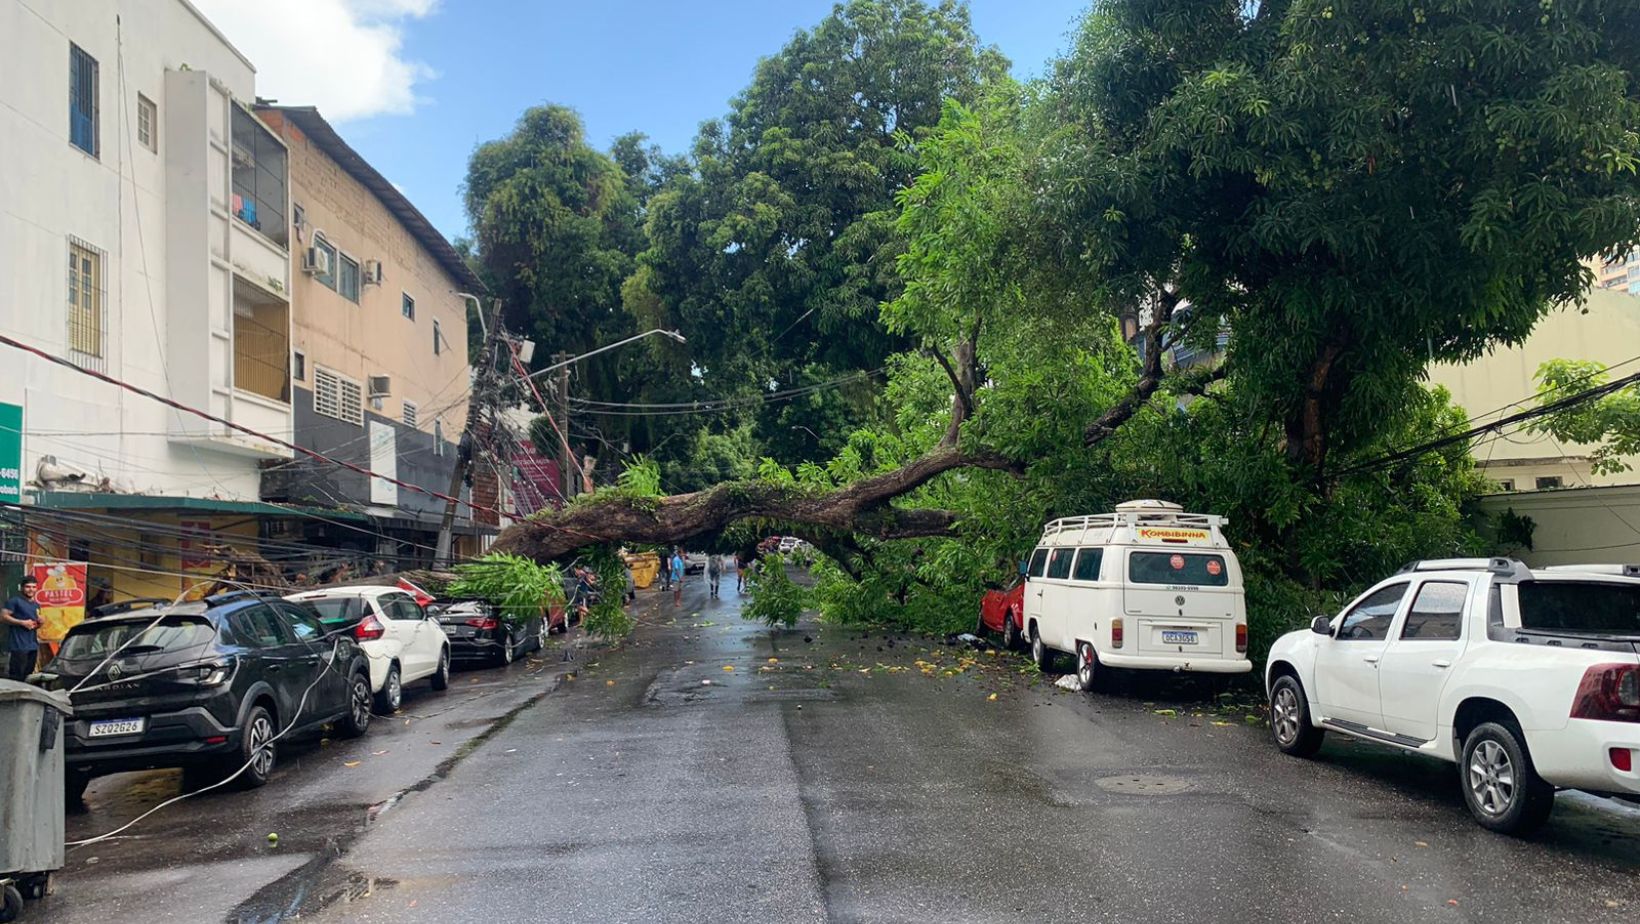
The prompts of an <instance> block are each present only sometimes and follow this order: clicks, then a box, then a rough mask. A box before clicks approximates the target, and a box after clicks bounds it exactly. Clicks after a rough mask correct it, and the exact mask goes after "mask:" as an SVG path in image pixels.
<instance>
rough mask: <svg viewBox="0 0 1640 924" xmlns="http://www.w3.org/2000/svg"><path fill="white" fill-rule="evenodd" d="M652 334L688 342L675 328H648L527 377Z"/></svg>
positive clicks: (532, 376)
mask: <svg viewBox="0 0 1640 924" xmlns="http://www.w3.org/2000/svg"><path fill="white" fill-rule="evenodd" d="M651 334H665V335H666V336H668V337H671V338H672V339H673V340H676V341H677V342H679V343H687V342H688V341H687V340H686V339H685V338H684V336H683V335H682V334H680V333H678V332H677V331H675V330H662V329H661V328H659V327H657V328H655V329H654V330H647V331H644V332H643V333H641V334H635V335H633V336H631V337H628V338H626V339H625V340H617V341H615V342H614V343H611V344H608V345H606V346H601V347H599V348H598V349H596V350H593V351H591V352H589V353H582V354H581V355H580V356H571V357H570V358H569V359H566V360H564V361H563V362H557V363H553V364H552V365H550V366H548V367H546V368H545V369H537V370H536V371H534V372H531V373H530V374H529V375H528V376H527V377H528V378H532V379H533V378H535V377H537V376H542V375H546V374H547V373H549V372H551V371H553V370H554V369H562V368H564V367H565V366H567V365H569V364H570V363H578V362H580V361H581V360H583V359H586V358H587V357H588V356H597V355H598V354H599V353H603V352H605V351H607V350H613V349H615V348H616V347H620V346H626V345H627V344H629V343H631V342H632V341H634V340H642V339H643V338H645V337H648V336H650V335H651Z"/></svg>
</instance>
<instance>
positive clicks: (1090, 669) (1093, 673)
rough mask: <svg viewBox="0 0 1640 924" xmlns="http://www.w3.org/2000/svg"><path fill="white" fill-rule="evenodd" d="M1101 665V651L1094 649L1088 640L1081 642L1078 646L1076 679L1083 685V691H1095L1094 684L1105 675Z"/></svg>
mask: <svg viewBox="0 0 1640 924" xmlns="http://www.w3.org/2000/svg"><path fill="white" fill-rule="evenodd" d="M1104 673H1105V672H1104V671H1103V670H1102V669H1101V668H1100V666H1099V652H1097V651H1094V650H1093V645H1092V644H1090V643H1088V642H1079V643H1077V646H1076V680H1077V682H1078V683H1080V684H1081V685H1082V692H1084V693H1091V692H1093V685H1094V684H1096V683H1098V682H1099V678H1100V677H1102V676H1104Z"/></svg>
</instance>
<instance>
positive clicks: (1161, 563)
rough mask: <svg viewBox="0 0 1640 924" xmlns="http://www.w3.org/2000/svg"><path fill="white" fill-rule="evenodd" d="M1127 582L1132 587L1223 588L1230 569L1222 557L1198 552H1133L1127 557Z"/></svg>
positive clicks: (1228, 578)
mask: <svg viewBox="0 0 1640 924" xmlns="http://www.w3.org/2000/svg"><path fill="white" fill-rule="evenodd" d="M1128 580H1129V581H1131V582H1133V583H1135V584H1184V585H1189V586H1195V587H1225V586H1228V585H1229V583H1230V569H1229V568H1226V567H1225V566H1224V556H1223V555H1208V554H1203V553H1200V552H1192V553H1186V552H1134V553H1133V554H1132V555H1131V556H1130V557H1129V558H1128Z"/></svg>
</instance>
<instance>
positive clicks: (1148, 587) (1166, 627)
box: [1024, 500, 1252, 689]
mask: <svg viewBox="0 0 1640 924" xmlns="http://www.w3.org/2000/svg"><path fill="white" fill-rule="evenodd" d="M1224 522H1225V521H1224V518H1223V517H1219V516H1213V515H1211V514H1201V513H1185V512H1184V508H1183V507H1180V506H1179V505H1178V504H1171V503H1167V502H1165V501H1157V500H1136V501H1128V502H1127V503H1124V504H1119V505H1117V507H1116V510H1115V511H1114V512H1113V513H1101V514H1094V515H1092V516H1082V517H1066V518H1063V519H1058V520H1054V521H1053V522H1051V523H1049V524H1048V525H1047V526H1046V527H1044V528H1043V530H1042V539H1041V540H1040V541H1039V542H1038V543H1037V547H1036V550H1035V551H1034V552H1032V554H1031V557H1030V559H1029V560H1028V561H1027V563H1026V569H1025V594H1024V621H1025V636H1026V638H1027V639H1028V640H1029V642H1030V646H1031V657H1032V658H1033V659H1035V661H1036V663H1037V665H1038V666H1039V667H1041V668H1042V669H1043V670H1045V671H1046V670H1051V669H1052V668H1053V666H1054V662H1055V660H1056V659H1057V653H1059V652H1065V653H1068V654H1073V655H1075V656H1076V670H1077V676H1078V679H1080V680H1081V682H1082V688H1083V689H1090V688H1091V687H1092V686H1093V684H1094V681H1095V679H1096V678H1097V677H1098V675H1099V674H1100V672H1101V671H1103V670H1104V669H1105V668H1138V669H1142V670H1170V671H1180V672H1183V671H1190V672H1203V673H1216V674H1244V673H1246V672H1248V671H1249V670H1252V663H1251V662H1250V661H1248V660H1247V607H1246V600H1245V597H1244V595H1243V589H1242V581H1241V564H1240V563H1239V562H1237V561H1236V555H1235V553H1234V552H1232V551H1231V550H1230V547H1229V545H1228V544H1227V543H1226V542H1225V540H1224V533H1223V531H1222V527H1223V526H1224Z"/></svg>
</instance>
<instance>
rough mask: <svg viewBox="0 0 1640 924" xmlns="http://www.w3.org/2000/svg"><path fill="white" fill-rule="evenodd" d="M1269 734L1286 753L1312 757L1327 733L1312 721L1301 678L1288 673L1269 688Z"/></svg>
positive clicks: (1319, 748)
mask: <svg viewBox="0 0 1640 924" xmlns="http://www.w3.org/2000/svg"><path fill="white" fill-rule="evenodd" d="M1270 737H1272V738H1274V739H1275V742H1276V747H1277V748H1279V749H1280V750H1281V752H1282V753H1283V754H1291V755H1292V756H1294V757H1310V756H1312V755H1313V754H1315V752H1316V751H1319V750H1321V740H1322V739H1323V738H1324V737H1326V733H1325V732H1323V731H1322V730H1321V729H1319V728H1316V727H1315V725H1314V724H1313V723H1312V722H1311V721H1310V704H1309V701H1308V700H1306V699H1305V697H1304V687H1303V686H1301V685H1300V684H1299V682H1298V678H1297V677H1294V676H1293V675H1291V674H1285V675H1283V676H1281V677H1278V678H1276V682H1275V685H1274V686H1272V687H1271V688H1270Z"/></svg>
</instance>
